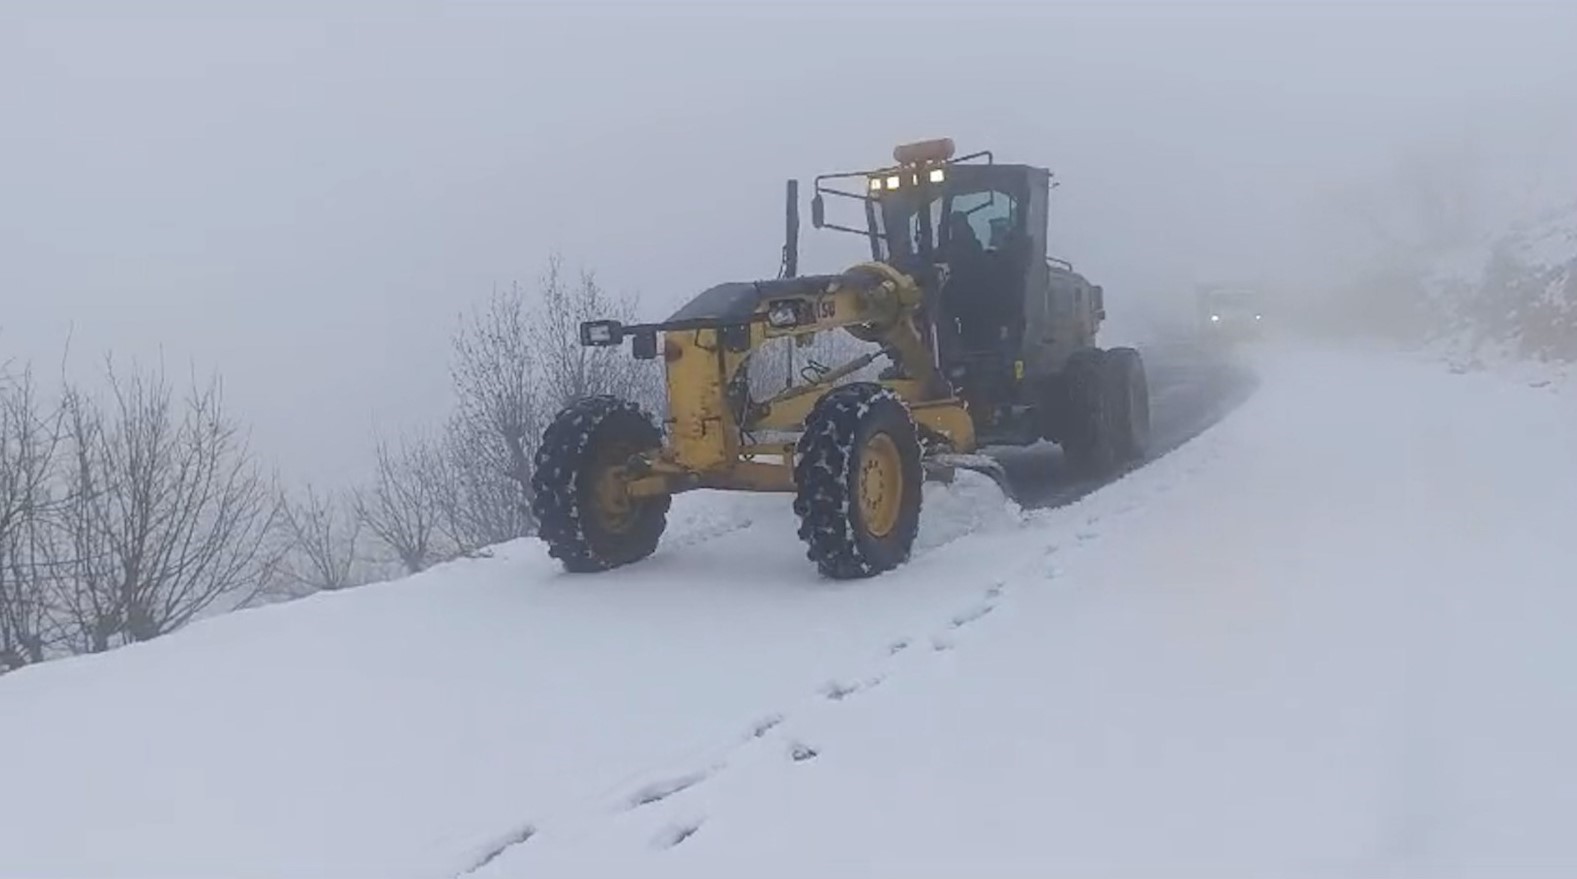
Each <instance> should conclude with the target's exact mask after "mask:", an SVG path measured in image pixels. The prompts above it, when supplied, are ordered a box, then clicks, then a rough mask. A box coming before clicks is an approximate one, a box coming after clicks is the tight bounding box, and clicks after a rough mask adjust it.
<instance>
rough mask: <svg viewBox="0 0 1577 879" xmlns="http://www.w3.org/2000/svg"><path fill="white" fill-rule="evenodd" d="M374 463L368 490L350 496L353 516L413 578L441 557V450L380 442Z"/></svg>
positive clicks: (418, 443)
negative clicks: (438, 477) (353, 502)
mask: <svg viewBox="0 0 1577 879" xmlns="http://www.w3.org/2000/svg"><path fill="white" fill-rule="evenodd" d="M376 460H377V469H376V471H375V475H374V477H373V483H372V486H371V487H370V488H367V489H363V490H359V491H357V492H356V496H355V497H356V500H355V504H356V515H357V517H358V518H359V519H360V521H361V523H362V524H363V525H364V526H365V527H366V529H367V530H368V531H369V532H371V533H372V535H373V536H374V537H376V538H377V539H378V540H379V541H381V542H382V543H383V545H384V546H386V547H388V549H389V550H390V551H391V552H392V553H393V554H394V556H395V559H396V560H397V561H398V562H399V563H400V566H401V567H403V568H404V569H405V571H406V572H407V573H411V574H415V573H419V572H421V571H423V570H426V569H427V568H428V567H430V566H431V565H433V564H434V563H435V562H438V561H442V560H443V559H444V558H445V557H446V553H445V547H444V546H443V544H442V542H441V537H440V534H439V521H440V517H441V505H440V498H439V491H438V487H437V478H436V477H437V475H438V473H439V472H440V470H441V469H442V466H443V463H442V459H441V450H440V449H439V448H438V447H437V446H436V445H435V444H434V443H432V442H431V441H429V440H428V439H426V438H425V437H418V438H414V439H405V440H402V441H401V442H400V443H399V445H398V446H391V445H390V444H389V443H388V442H385V441H380V442H379V443H378V446H377V451H376Z"/></svg>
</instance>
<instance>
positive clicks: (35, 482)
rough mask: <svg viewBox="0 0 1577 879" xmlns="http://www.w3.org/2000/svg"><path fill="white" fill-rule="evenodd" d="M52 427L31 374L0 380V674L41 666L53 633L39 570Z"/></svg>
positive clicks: (44, 556) (53, 446)
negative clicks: (34, 664)
mask: <svg viewBox="0 0 1577 879" xmlns="http://www.w3.org/2000/svg"><path fill="white" fill-rule="evenodd" d="M60 428H61V421H60V417H59V413H58V412H45V411H44V407H43V406H42V404H41V403H40V401H39V399H38V395H37V391H36V387H35V385H34V382H33V377H32V374H31V373H29V372H26V371H23V372H22V373H21V374H20V375H18V376H12V377H10V380H9V381H6V382H4V383H0V674H3V673H5V672H7V671H11V670H13V669H16V668H20V667H21V666H23V665H27V664H30V663H34V662H42V661H43V660H44V659H46V658H47V657H48V655H49V653H50V650H51V647H52V643H53V641H54V640H55V638H56V637H57V636H58V630H57V627H56V626H55V625H54V620H53V618H52V616H51V614H50V612H49V608H50V592H49V588H48V587H49V583H50V580H49V578H48V576H47V570H46V567H45V565H46V563H47V561H48V552H47V547H48V541H49V540H50V539H51V537H52V533H51V530H50V529H51V518H52V515H53V509H52V499H51V497H50V488H51V486H50V480H51V478H52V477H53V475H54V466H55V455H56V452H57V450H58V449H59V447H60V439H61V435H60Z"/></svg>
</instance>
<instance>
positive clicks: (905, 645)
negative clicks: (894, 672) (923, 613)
mask: <svg viewBox="0 0 1577 879" xmlns="http://www.w3.org/2000/svg"><path fill="white" fill-rule="evenodd" d="M908 649H909V639H908V638H901V639H899V640H897V641H894V642H893V643H892V644H890V645H888V647H887V652H888V653H889V654H898V653H902V652H904V651H905V650H908Z"/></svg>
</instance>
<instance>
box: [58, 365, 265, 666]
mask: <svg viewBox="0 0 1577 879" xmlns="http://www.w3.org/2000/svg"><path fill="white" fill-rule="evenodd" d="M108 380H109V387H110V391H111V393H110V400H109V405H108V406H107V407H105V408H103V409H101V408H100V407H99V406H98V405H97V404H96V403H94V402H93V401H92V400H90V398H88V397H87V395H85V394H83V393H81V392H80V391H76V390H72V391H69V392H68V393H67V394H66V400H65V407H64V427H65V436H66V438H67V441H68V444H69V449H70V452H69V457H68V458H67V459H66V460H65V461H64V462H63V465H64V466H63V468H62V481H63V491H64V496H63V498H62V500H61V504H60V508H61V509H60V514H59V528H60V529H61V535H60V537H59V538H58V539H56V540H54V541H52V542H51V555H52V558H51V560H50V568H51V572H52V577H53V580H54V584H55V587H56V588H55V592H56V595H57V597H58V599H57V600H58V604H59V605H60V607H61V608H62V610H63V611H64V613H65V615H66V620H67V623H68V625H69V626H70V630H71V640H72V642H73V644H72V646H73V649H75V650H77V651H79V652H99V651H103V650H107V649H109V648H110V647H113V646H116V645H117V644H120V643H127V642H133V641H146V640H148V639H150V638H154V637H157V636H159V635H162V634H165V633H167V632H170V631H172V630H174V629H176V628H179V627H180V626H182V625H185V624H186V623H188V622H190V621H191V620H192V619H194V618H195V617H197V616H198V615H199V614H201V613H203V612H204V611H206V610H208V609H209V608H210V607H213V606H215V605H216V604H219V603H220V602H222V601H223V602H232V603H234V604H241V603H245V602H246V601H247V600H249V599H250V597H251V595H252V593H254V592H255V591H256V590H258V589H260V588H261V579H260V572H261V570H262V569H263V568H265V567H267V563H268V561H269V560H268V559H266V558H265V551H264V550H265V546H264V539H265V536H266V535H267V534H268V532H269V530H270V528H271V527H272V525H273V522H274V518H275V516H276V513H277V506H276V504H275V503H274V499H273V492H272V489H271V486H270V485H269V483H268V482H267V481H266V480H265V479H264V478H263V477H262V475H261V474H260V473H259V472H258V470H257V468H256V466H255V464H254V462H253V460H252V458H251V455H250V452H249V450H248V449H247V447H246V444H245V442H244V440H243V438H242V437H241V434H240V430H239V428H238V426H237V425H236V423H235V422H234V421H232V420H231V419H230V417H229V415H228V414H227V412H226V411H225V409H224V406H223V400H222V397H221V394H220V389H219V385H218V383H217V381H214V382H210V383H209V384H207V385H206V386H203V387H194V388H193V389H192V391H191V392H190V393H189V394H188V395H187V396H186V397H185V399H183V400H178V399H177V398H176V397H175V395H174V393H173V391H172V389H171V387H170V385H169V383H168V381H167V380H166V379H165V377H164V375H163V373H162V372H151V373H146V374H144V373H141V372H133V373H132V374H131V375H130V376H129V377H125V378H123V377H121V376H118V375H117V374H116V373H115V371H114V369H113V368H111V369H110V371H109V372H108Z"/></svg>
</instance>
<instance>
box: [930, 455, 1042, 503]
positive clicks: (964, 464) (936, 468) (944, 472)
mask: <svg viewBox="0 0 1577 879" xmlns="http://www.w3.org/2000/svg"><path fill="white" fill-rule="evenodd" d="M921 464H922V466H924V467H925V471H926V475H927V476H936V477H940V478H943V479H946V478H949V477H950V475H951V473H952V471H954V470H969V471H972V472H975V473H979V474H981V475H983V476H986V477H989V478H990V479H991V481H992V482H995V483H996V484H997V488H1000V489H1002V493H1003V494H1004V495H1006V496H1007V499H1008V500H1010V501H1013V502H1014V503H1018V500H1019V499H1018V496H1017V495H1016V494H1014V492H1013V483H1012V482H1010V481H1009V480H1008V473H1007V470H1005V469H1003V467H1002V464H1001V463H999V462H998V461H997V460H996V459H995V458H991V457H988V456H986V455H978V454H968V455H966V454H956V453H952V452H941V453H937V454H933V455H928V456H926V458H925V460H924V461H922V462H921Z"/></svg>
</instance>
